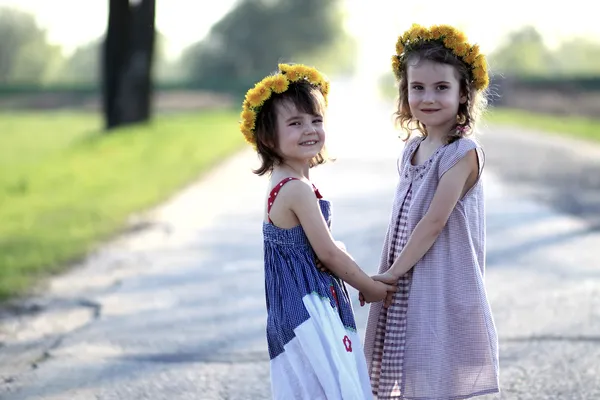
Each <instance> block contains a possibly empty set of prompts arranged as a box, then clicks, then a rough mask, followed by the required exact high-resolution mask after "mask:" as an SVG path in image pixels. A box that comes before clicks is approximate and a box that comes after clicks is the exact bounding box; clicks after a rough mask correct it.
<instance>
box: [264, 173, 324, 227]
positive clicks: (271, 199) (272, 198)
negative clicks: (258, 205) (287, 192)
mask: <svg viewBox="0 0 600 400" xmlns="http://www.w3.org/2000/svg"><path fill="white" fill-rule="evenodd" d="M294 180H299V179H298V178H294V177H291V176H289V177H287V178H284V179H282V180H281V181H280V182H279V183H278V184H277V185H275V187H274V188H273V189H272V190H271V193H270V194H269V200H268V201H269V203H268V204H267V217H268V218H269V222H271V223H273V221H271V217H270V214H271V207H273V203H274V202H275V198H276V197H277V194H278V193H279V190H280V189H281V187H282V186H283V185H285V184H286V183H288V182H290V181H294ZM312 186H313V189H314V191H315V195H316V196H317V199H322V198H323V196H321V193H320V192H319V189H317V188H316V186H315V185H314V184H313V185H312Z"/></svg>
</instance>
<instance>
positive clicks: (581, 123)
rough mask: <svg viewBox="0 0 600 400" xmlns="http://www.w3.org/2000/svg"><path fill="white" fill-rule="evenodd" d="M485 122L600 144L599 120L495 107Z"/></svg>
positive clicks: (487, 115)
mask: <svg viewBox="0 0 600 400" xmlns="http://www.w3.org/2000/svg"><path fill="white" fill-rule="evenodd" d="M485 120H486V122H488V123H490V124H496V125H513V126H521V127H523V128H531V129H535V130H538V131H541V132H548V133H552V134H559V135H564V136H574V137H579V138H582V139H587V140H593V141H596V142H600V121H599V120H597V119H591V118H584V117H576V116H564V115H547V114H539V113H532V112H528V111H522V110H514V109H507V108H497V107H494V108H492V109H490V111H489V112H488V113H487V114H486V116H485Z"/></svg>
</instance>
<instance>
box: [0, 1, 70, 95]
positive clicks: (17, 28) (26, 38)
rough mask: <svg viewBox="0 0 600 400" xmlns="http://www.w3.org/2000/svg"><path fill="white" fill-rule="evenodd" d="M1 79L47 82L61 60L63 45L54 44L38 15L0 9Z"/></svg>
mask: <svg viewBox="0 0 600 400" xmlns="http://www.w3.org/2000/svg"><path fill="white" fill-rule="evenodd" d="M0 38H2V40H0V83H2V84H7V83H45V82H46V81H47V80H49V79H51V78H52V77H53V74H54V73H56V71H57V69H58V67H59V65H60V63H61V57H62V56H61V51H60V47H58V46H53V45H50V44H49V43H48V41H47V38H46V32H45V31H44V30H43V29H41V28H40V27H39V26H38V24H37V22H36V20H35V17H34V16H33V15H32V14H30V13H27V12H23V11H19V10H15V9H12V8H1V9H0Z"/></svg>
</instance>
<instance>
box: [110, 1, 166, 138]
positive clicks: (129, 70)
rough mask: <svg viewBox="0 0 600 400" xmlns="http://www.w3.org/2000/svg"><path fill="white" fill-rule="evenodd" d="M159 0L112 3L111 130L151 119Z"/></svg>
mask: <svg viewBox="0 0 600 400" xmlns="http://www.w3.org/2000/svg"><path fill="white" fill-rule="evenodd" d="M155 12H156V4H155V0H110V2H109V15H108V29H107V31H106V37H105V41H104V52H103V62H102V83H103V96H104V117H105V124H106V128H107V129H108V130H110V129H112V128H115V127H118V126H120V125H125V124H131V123H136V122H143V121H146V120H148V119H149V118H150V113H151V104H150V102H151V91H152V61H153V55H154V43H155V28H154V25H155V24H154V21H155Z"/></svg>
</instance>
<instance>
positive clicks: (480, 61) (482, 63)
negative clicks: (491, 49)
mask: <svg viewBox="0 0 600 400" xmlns="http://www.w3.org/2000/svg"><path fill="white" fill-rule="evenodd" d="M473 66H475V67H479V68H481V69H483V70H487V68H488V65H487V61H486V59H485V56H484V55H483V54H479V55H478V56H477V58H475V61H474V62H473Z"/></svg>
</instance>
